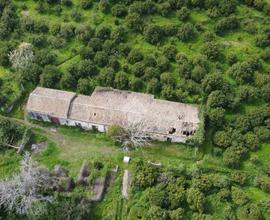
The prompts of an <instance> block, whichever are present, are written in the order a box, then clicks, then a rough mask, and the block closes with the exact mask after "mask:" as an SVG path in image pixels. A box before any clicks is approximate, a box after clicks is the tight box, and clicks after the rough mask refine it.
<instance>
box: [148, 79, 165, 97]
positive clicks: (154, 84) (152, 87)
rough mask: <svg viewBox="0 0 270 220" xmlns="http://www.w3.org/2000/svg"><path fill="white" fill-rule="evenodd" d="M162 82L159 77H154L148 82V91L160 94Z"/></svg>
mask: <svg viewBox="0 0 270 220" xmlns="http://www.w3.org/2000/svg"><path fill="white" fill-rule="evenodd" d="M160 87H161V86H160V83H159V81H158V79H157V78H152V79H151V80H149V82H148V83H147V88H146V91H147V92H148V93H151V94H158V93H159V92H160Z"/></svg>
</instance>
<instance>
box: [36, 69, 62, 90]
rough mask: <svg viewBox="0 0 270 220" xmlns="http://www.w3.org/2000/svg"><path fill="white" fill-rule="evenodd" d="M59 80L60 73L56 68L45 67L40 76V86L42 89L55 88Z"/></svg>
mask: <svg viewBox="0 0 270 220" xmlns="http://www.w3.org/2000/svg"><path fill="white" fill-rule="evenodd" d="M60 78H61V72H60V70H59V69H58V68H57V67H56V66H52V65H48V66H45V68H44V70H43V73H42V74H41V75H40V84H41V85H42V86H43V87H48V88H57V87H58V82H59V80H60Z"/></svg>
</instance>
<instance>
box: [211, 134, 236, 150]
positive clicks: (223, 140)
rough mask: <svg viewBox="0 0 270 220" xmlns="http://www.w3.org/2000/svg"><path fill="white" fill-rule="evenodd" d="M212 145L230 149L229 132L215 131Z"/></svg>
mask: <svg viewBox="0 0 270 220" xmlns="http://www.w3.org/2000/svg"><path fill="white" fill-rule="evenodd" d="M214 143H215V144H216V145H217V146H219V147H223V148H227V147H230V146H231V144H232V139H231V133H230V132H229V131H217V132H216V133H215V135H214Z"/></svg>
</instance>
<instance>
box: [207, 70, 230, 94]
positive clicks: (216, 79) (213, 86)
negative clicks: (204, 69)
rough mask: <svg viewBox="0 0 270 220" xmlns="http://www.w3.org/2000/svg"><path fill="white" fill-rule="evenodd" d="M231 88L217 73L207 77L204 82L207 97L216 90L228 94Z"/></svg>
mask: <svg viewBox="0 0 270 220" xmlns="http://www.w3.org/2000/svg"><path fill="white" fill-rule="evenodd" d="M229 88H230V86H229V83H228V82H226V81H225V80H224V79H223V78H222V76H221V75H219V74H217V73H214V74H208V75H206V76H205V77H204V79H203V81H202V89H203V91H204V93H205V94H207V95H208V94H210V93H211V92H212V91H215V90H221V91H223V92H224V93H225V94H226V93H227V92H228V90H229Z"/></svg>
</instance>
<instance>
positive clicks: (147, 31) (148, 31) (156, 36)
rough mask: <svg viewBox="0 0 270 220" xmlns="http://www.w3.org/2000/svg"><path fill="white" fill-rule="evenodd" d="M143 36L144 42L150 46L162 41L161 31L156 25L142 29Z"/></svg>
mask: <svg viewBox="0 0 270 220" xmlns="http://www.w3.org/2000/svg"><path fill="white" fill-rule="evenodd" d="M143 35H144V37H145V40H146V41H147V42H149V43H151V44H157V43H159V42H161V40H162V35H163V33H162V29H161V27H159V26H158V25H153V24H151V25H148V26H146V27H145V28H144V31H143Z"/></svg>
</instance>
